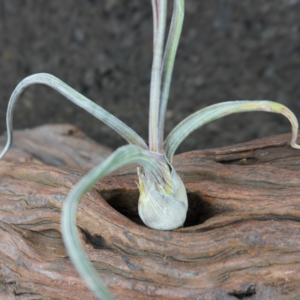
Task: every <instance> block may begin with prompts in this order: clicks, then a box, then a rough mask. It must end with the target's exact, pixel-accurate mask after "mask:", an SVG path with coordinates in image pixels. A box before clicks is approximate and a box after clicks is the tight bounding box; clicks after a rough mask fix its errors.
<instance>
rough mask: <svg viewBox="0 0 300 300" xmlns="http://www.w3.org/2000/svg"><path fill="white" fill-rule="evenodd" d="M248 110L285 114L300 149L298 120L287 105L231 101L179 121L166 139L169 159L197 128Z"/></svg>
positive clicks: (212, 106) (268, 102)
mask: <svg viewBox="0 0 300 300" xmlns="http://www.w3.org/2000/svg"><path fill="white" fill-rule="evenodd" d="M248 111H266V112H272V113H277V114H282V115H284V116H285V117H286V118H288V120H289V121H290V123H291V125H292V140H291V146H292V147H293V148H297V149H300V146H299V145H297V144H296V139H297V132H298V121H297V119H296V117H295V115H294V114H293V113H292V112H291V111H290V110H289V109H288V108H287V107H285V106H284V105H282V104H279V103H276V102H272V101H229V102H224V103H219V104H214V105H211V106H208V107H206V108H204V109H201V110H199V111H197V112H195V113H194V114H192V115H190V116H189V117H187V118H186V119H184V120H183V121H182V122H181V123H179V124H178V125H177V126H176V127H175V128H174V129H173V130H172V131H171V133H170V134H169V135H168V137H167V138H166V140H165V144H164V149H165V153H166V156H167V158H168V160H169V161H170V162H171V163H172V159H173V155H174V153H175V151H176V149H177V148H178V146H179V145H180V144H181V142H182V141H183V140H184V139H185V138H186V137H187V136H188V135H189V134H190V133H191V132H193V131H194V130H196V129H197V128H199V127H201V126H202V125H204V124H206V123H208V122H211V121H213V120H216V119H219V118H221V117H224V116H227V115H229V114H234V113H239V112H248Z"/></svg>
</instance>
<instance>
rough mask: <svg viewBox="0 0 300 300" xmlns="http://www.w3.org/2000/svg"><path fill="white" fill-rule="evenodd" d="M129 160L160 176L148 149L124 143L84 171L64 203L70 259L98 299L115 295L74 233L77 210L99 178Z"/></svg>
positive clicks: (63, 222)
mask: <svg viewBox="0 0 300 300" xmlns="http://www.w3.org/2000/svg"><path fill="white" fill-rule="evenodd" d="M130 163H137V164H140V165H141V166H142V167H144V168H145V169H146V170H147V171H149V172H152V173H153V174H154V175H155V176H156V178H157V180H162V176H163V174H162V173H161V169H160V167H159V164H158V163H157V162H156V159H155V158H153V157H151V155H150V154H149V152H148V151H145V150H143V149H141V148H139V147H137V146H133V145H126V146H123V147H121V148H119V149H117V150H116V151H115V152H114V153H113V154H112V155H111V156H110V157H109V158H108V159H106V160H105V161H104V162H102V163H101V164H99V165H98V166H96V167H95V168H93V169H92V170H91V171H90V172H89V173H88V174H87V175H85V176H84V177H83V178H82V179H81V180H80V181H79V182H78V184H77V185H76V186H75V187H74V188H72V190H71V192H70V194H69V195H68V197H67V199H66V201H65V203H64V205H63V211H62V220H61V223H62V232H63V240H64V243H65V246H66V248H67V251H68V254H69V256H70V259H71V260H72V262H73V264H74V265H75V267H76V269H77V271H78V273H79V274H80V275H81V276H82V278H83V279H84V280H85V281H86V284H87V285H88V287H89V288H90V289H91V290H92V291H93V292H94V294H95V295H96V296H97V297H98V298H99V299H101V300H112V299H114V298H113V296H112V295H111V294H110V292H109V291H108V290H107V288H106V287H105V286H104V285H103V283H102V281H101V280H100V279H99V277H98V274H97V272H96V271H95V269H94V268H93V266H92V264H91V263H90V262H89V260H88V259H87V257H86V255H85V253H84V249H83V247H82V245H81V242H80V239H79V236H78V233H77V227H76V210H77V206H78V203H79V201H80V199H81V197H82V196H83V195H84V193H86V192H87V191H88V190H89V189H90V188H91V187H92V186H93V185H94V184H95V183H96V182H97V181H98V180H99V179H100V178H102V177H103V176H105V175H107V174H108V173H110V172H112V171H114V170H116V169H117V168H119V167H122V166H125V165H127V164H130Z"/></svg>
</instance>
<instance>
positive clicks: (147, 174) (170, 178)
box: [0, 0, 300, 300]
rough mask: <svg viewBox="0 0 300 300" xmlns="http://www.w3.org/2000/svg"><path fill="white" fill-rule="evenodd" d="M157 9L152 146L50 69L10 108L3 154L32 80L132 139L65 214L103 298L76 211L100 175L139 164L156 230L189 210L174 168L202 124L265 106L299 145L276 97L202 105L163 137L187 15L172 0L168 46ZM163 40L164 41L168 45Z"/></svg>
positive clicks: (176, 223)
mask: <svg viewBox="0 0 300 300" xmlns="http://www.w3.org/2000/svg"><path fill="white" fill-rule="evenodd" d="M152 9H153V20H154V21H153V29H154V35H153V36H154V38H153V44H154V46H153V50H154V55H153V64H152V73H151V87H150V113H149V146H148V145H147V144H146V143H145V141H144V140H143V139H142V138H141V137H140V136H139V135H138V134H137V133H135V132H134V131H133V130H132V129H131V128H129V127H128V126H127V125H125V124H124V123H123V122H121V121H120V120H118V119H117V118H116V117H114V116H113V115H111V114H110V113H108V112H107V111H106V110H104V109H103V108H101V107H99V106H98V105H97V104H95V103H94V102H92V101H91V100H89V99H87V98H86V97H85V96H83V95H81V94H80V93H78V92H76V91H75V90H74V89H72V88H71V87H69V86H68V85H66V84H65V83H63V82H62V81H61V80H59V79H58V78H56V77H54V76H52V75H49V74H43V73H41V74H35V75H31V76H29V77H27V78H25V79H24V80H22V81H21V82H20V83H19V84H18V86H17V87H16V89H15V90H14V92H13V94H12V96H11V98H10V100H9V104H8V109H7V120H6V122H7V132H8V139H7V143H6V146H5V148H4V150H3V151H2V153H1V154H0V159H2V158H3V156H4V155H5V154H6V152H7V151H8V149H9V147H10V145H11V143H12V131H13V112H14V108H15V105H16V102H17V100H18V98H19V96H20V94H21V93H22V92H23V91H24V89H25V88H26V87H28V86H30V85H32V84H44V85H48V86H50V87H51V88H53V89H55V90H56V91H58V92H59V93H61V94H62V95H64V96H65V97H66V98H68V99H69V100H71V101H72V102H74V103H75V104H77V105H78V106H80V107H82V108H83V109H85V110H86V111H88V112H89V113H90V114H92V115H93V116H95V117H96V118H98V119H99V120H101V121H102V122H104V123H105V124H106V125H108V126H110V127H111V128H112V129H114V130H115V131H116V132H117V133H119V134H120V135H121V136H122V137H123V138H124V139H125V140H126V141H127V142H128V143H129V144H131V145H127V146H123V147H120V148H119V149H117V150H116V151H115V152H114V153H113V154H112V155H111V156H110V157H109V158H108V159H107V160H106V161H104V162H102V163H101V164H99V165H98V166H96V167H95V168H94V169H92V170H91V171H90V172H89V173H88V174H86V175H85V176H84V177H83V178H82V179H81V180H80V181H79V183H78V184H77V185H76V186H75V187H74V188H73V189H72V190H71V192H70V194H69V195H68V197H67V199H66V201H65V203H64V205H63V213H62V232H63V239H64V242H65V245H66V248H67V251H68V254H69V256H70V258H71V260H72V262H73V263H74V265H75V266H76V269H77V271H78V272H79V273H80V275H81V276H82V277H83V278H84V279H85V281H86V283H87V285H88V286H89V288H90V289H91V290H92V291H93V292H94V293H95V295H96V296H97V297H99V299H105V300H106V299H114V298H113V296H112V295H111V294H110V292H109V291H108V290H107V289H106V288H105V287H104V285H103V284H102V282H101V281H100V279H99V278H98V276H97V273H96V271H95V270H94V269H93V267H92V265H91V264H90V262H89V261H88V259H87V258H86V256H85V254H84V251H83V247H82V246H81V243H80V239H79V236H78V233H77V228H76V210H77V206H78V203H79V201H80V199H81V197H82V196H83V194H84V193H86V192H87V191H88V190H89V189H90V188H91V187H92V186H93V185H94V184H95V183H96V182H97V181H98V180H99V179H101V178H102V177H103V176H105V175H107V174H108V173H110V172H112V171H114V170H116V169H117V168H119V167H122V166H124V165H127V164H130V163H137V164H139V165H140V167H139V168H138V169H137V174H138V178H139V184H138V185H139V190H140V197H139V204H138V212H139V215H140V217H141V219H142V220H143V221H144V223H145V224H146V225H147V226H148V227H150V228H153V229H157V230H172V229H175V228H178V227H180V226H182V225H183V223H184V221H185V218H186V213H187V209H188V201H187V194H186V190H185V187H184V184H183V182H182V180H181V179H180V177H179V176H178V174H177V173H176V171H175V170H174V168H173V167H172V159H173V155H174V153H175V151H176V149H177V147H178V146H179V144H180V143H181V142H182V141H183V140H184V139H185V138H186V137H187V136H188V135H189V134H190V133H191V132H193V131H194V130H196V129H197V128H199V127H200V126H202V125H204V124H206V123H208V122H211V121H213V120H216V119H218V118H221V117H223V116H226V115H229V114H233V113H238V112H248V111H266V112H273V113H278V114H282V115H284V116H285V117H287V118H288V119H289V121H290V123H291V125H292V140H291V146H292V147H293V148H297V149H300V146H299V145H297V144H296V138H297V131H298V122H297V119H296V117H295V116H294V114H293V113H292V112H291V111H290V110H289V109H288V108H286V107H285V106H283V105H281V104H279V103H275V102H272V101H230V102H224V103H219V104H215V105H212V106H209V107H207V108H204V109H202V110H199V111H197V112H195V113H194V114H192V115H191V116H189V117H188V118H186V119H185V120H183V121H182V122H181V123H179V124H178V125H177V126H176V127H175V128H174V129H173V130H172V131H171V133H170V134H169V135H168V136H167V138H166V139H165V140H164V134H163V133H164V121H165V112H166V107H167V100H168V97H169V89H170V83H171V77H172V72H173V66H174V61H175V56H176V52H177V48H178V43H179V39H180V35H181V29H182V24H183V18H184V0H174V7H173V15H172V21H171V25H170V30H169V35H168V38H167V42H166V45H165V28H166V15H167V0H152ZM164 45H165V46H164Z"/></svg>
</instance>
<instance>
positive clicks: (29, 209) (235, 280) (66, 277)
mask: <svg viewBox="0 0 300 300" xmlns="http://www.w3.org/2000/svg"><path fill="white" fill-rule="evenodd" d="M66 126H68V125H66ZM44 128H45V130H46V131H44V132H47V127H44ZM50 128H51V126H50ZM51 132H52V133H51V135H52V136H49V137H48V138H49V139H52V138H53V139H55V132H54V131H53V130H52V131H51ZM53 132H54V133H53ZM18 134H19V136H20V137H21V138H20V141H21V140H22V139H23V137H24V140H27V142H25V144H26V145H28V144H30V143H29V142H28V139H30V137H28V136H26V134H25V133H24V135H23V133H22V132H19V133H18ZM72 138H74V139H76V138H77V137H74V136H73V137H72ZM77 139H79V140H80V139H84V140H85V142H86V143H87V144H86V147H87V148H88V143H89V141H87V140H86V139H85V138H83V136H81V137H80V138H79V137H78V138H77ZM79 140H78V141H79ZM289 140H290V135H289V134H287V135H281V136H275V137H270V138H265V139H261V140H256V141H252V142H249V143H244V144H240V145H235V146H232V147H226V148H219V149H210V150H205V151H193V152H189V153H185V154H181V155H178V156H176V157H175V160H174V166H175V168H176V170H177V171H178V173H179V175H180V176H181V177H182V179H183V181H184V183H185V186H186V188H187V191H188V197H189V207H190V208H189V212H188V218H187V221H186V224H185V226H184V227H183V228H180V229H177V230H175V231H155V230H151V229H149V228H146V227H145V226H144V225H143V224H142V221H141V220H140V219H139V217H138V214H137V202H138V190H137V187H136V184H135V181H136V180H137V177H136V173H135V166H127V167H125V168H122V169H119V170H117V171H116V172H114V173H113V174H111V175H110V176H108V177H106V178H104V179H103V180H101V181H100V182H99V183H98V184H97V185H96V186H95V187H94V188H93V189H91V190H90V191H89V192H88V193H87V194H86V195H85V197H84V198H83V199H82V201H81V203H80V206H79V210H78V215H77V220H78V221H77V222H78V227H79V229H80V232H81V234H82V241H83V243H84V247H85V250H86V252H87V254H88V256H89V258H90V260H91V261H92V262H93V264H94V266H95V268H96V269H97V271H98V273H99V275H100V276H101V277H102V279H103V281H104V282H105V284H106V285H107V286H108V287H109V289H110V290H111V291H112V293H113V294H114V295H115V297H116V299H122V300H123V299H136V300H139V299H146V300H148V299H149V300H150V299H159V300H161V299H170V300H171V299H199V300H217V299H220V300H229V299H231V300H235V299H246V300H248V299H251V300H253V299H263V300H266V299H270V300H271V299H272V300H273V299H282V300H283V299H284V300H286V299H300V239H299V237H300V223H299V220H300V167H299V165H300V151H298V150H295V149H292V148H290V146H288V142H289ZM20 143H21V142H20ZM90 143H91V145H92V146H93V147H100V146H98V145H96V144H95V143H94V142H92V141H91V142H90ZM50 144H52V143H51V142H50ZM76 145H78V147H82V145H80V143H79V142H77V143H76V142H75V143H73V144H72V146H71V147H72V149H69V150H67V149H65V148H64V149H63V150H62V151H59V149H58V148H56V152H55V157H56V158H58V157H59V156H60V153H61V156H62V157H63V158H62V159H61V161H62V162H63V163H62V166H63V167H64V168H61V167H59V166H58V165H59V164H58V163H57V162H58V161H59V159H54V161H55V162H56V165H55V166H53V164H52V166H49V165H46V163H47V161H46V160H44V161H43V160H42V159H41V160H40V161H43V163H35V162H34V161H33V159H34V157H37V156H38V157H46V155H45V156H43V155H44V154H43V153H40V152H43V151H44V150H43V149H45V148H43V147H42V146H39V147H37V146H35V145H34V143H31V148H30V150H26V151H27V154H26V155H28V157H27V158H28V159H27V160H25V161H20V160H17V161H14V158H13V157H8V159H6V160H5V161H1V163H0V178H1V180H0V203H1V206H0V235H1V236H0V258H1V262H0V264H1V269H0V279H1V280H0V299H51V300H53V299H95V298H94V297H93V296H92V294H91V293H90V292H89V291H88V289H87V288H86V286H85V284H84V282H83V281H82V280H81V279H80V278H79V277H78V275H77V273H76V271H75V270H74V268H73V266H72V264H71V263H70V261H69V259H68V257H67V255H66V252H65V248H64V245H63V242H62V239H61V233H60V212H61V206H62V203H63V201H64V199H65V197H66V195H67V194H68V193H69V191H70V189H71V188H72V186H74V184H76V182H78V180H79V179H80V178H81V177H82V176H83V175H84V174H85V172H86V171H85V170H86V169H88V168H90V166H91V162H90V161H93V162H94V161H96V160H97V158H96V156H97V155H96V152H91V156H93V155H94V156H93V158H91V160H90V161H89V160H86V161H83V160H79V158H77V156H76V155H80V154H78V153H80V150H79V151H76ZM56 147H58V146H56ZM64 147H67V146H66V143H64ZM23 149H24V147H23V146H20V144H17V145H16V146H15V148H14V153H15V155H17V154H18V151H21V150H22V151H23ZM47 151H48V153H49V152H51V151H50V150H47ZM68 151H69V152H68ZM62 152H64V153H62ZM31 153H32V155H31ZM39 153H40V154H39ZM66 153H67V154H66ZM70 153H72V154H71V157H70V158H68V157H66V156H68V155H70ZM11 155H13V154H11ZM101 155H102V154H101V153H100V152H99V157H100V156H101ZM52 156H53V157H54V155H52ZM48 157H51V155H48ZM74 161H76V163H77V167H80V168H75V166H74ZM78 161H79V162H78Z"/></svg>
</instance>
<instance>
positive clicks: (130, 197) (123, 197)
mask: <svg viewBox="0 0 300 300" xmlns="http://www.w3.org/2000/svg"><path fill="white" fill-rule="evenodd" d="M187 194H188V202H189V209H188V213H187V218H186V221H185V223H184V227H190V226H195V225H198V224H201V223H204V222H205V221H206V220H207V219H209V218H211V217H213V216H215V215H217V214H219V213H220V209H219V208H216V207H215V206H214V205H213V204H211V203H208V202H206V201H204V200H203V199H202V198H201V195H200V194H199V193H193V192H190V191H187ZM101 195H102V197H103V198H104V199H105V200H106V201H107V203H108V204H109V205H111V206H112V207H113V208H114V209H115V210H117V211H118V212H119V213H121V214H123V215H124V216H126V217H127V218H129V219H130V220H131V221H133V222H135V223H137V224H139V225H144V223H143V221H142V220H141V219H140V217H139V215H138V200H139V191H138V190H129V191H124V190H122V191H120V190H119V191H118V190H111V191H109V192H105V193H101Z"/></svg>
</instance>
